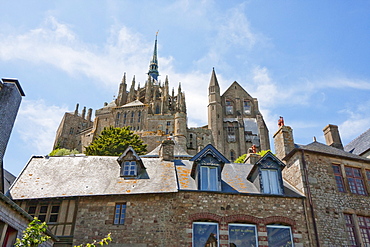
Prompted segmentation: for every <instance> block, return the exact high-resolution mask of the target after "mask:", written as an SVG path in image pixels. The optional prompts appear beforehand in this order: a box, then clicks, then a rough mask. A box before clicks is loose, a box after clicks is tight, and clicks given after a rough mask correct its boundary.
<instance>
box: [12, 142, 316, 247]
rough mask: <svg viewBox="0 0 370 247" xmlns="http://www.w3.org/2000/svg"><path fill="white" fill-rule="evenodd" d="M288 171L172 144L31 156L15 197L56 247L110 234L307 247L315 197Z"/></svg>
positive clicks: (117, 239) (172, 241)
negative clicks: (139, 151) (143, 151)
mask: <svg viewBox="0 0 370 247" xmlns="http://www.w3.org/2000/svg"><path fill="white" fill-rule="evenodd" d="M284 169H286V166H285V164H284V163H282V162H281V161H280V160H279V159H277V158H276V157H275V156H274V155H272V154H271V153H268V154H267V155H265V156H264V157H262V158H260V157H258V156H257V155H256V154H250V155H249V158H248V161H247V163H244V164H236V163H230V162H229V160H228V159H227V158H226V157H224V156H223V155H222V154H221V153H220V152H219V151H218V150H217V149H216V148H214V147H213V146H212V145H207V146H206V147H204V148H203V149H202V150H201V151H200V152H198V153H197V154H196V155H194V156H192V155H189V154H188V153H187V152H186V151H185V150H184V149H183V148H182V147H181V146H180V145H177V144H175V142H174V141H173V140H171V139H168V140H165V141H163V142H162V143H161V144H160V145H159V146H158V147H157V148H155V149H154V150H153V151H152V152H150V153H149V154H147V155H143V156H138V155H136V153H135V151H134V150H133V149H132V148H128V149H127V150H126V151H125V152H124V153H123V154H122V155H121V156H120V157H107V156H105V157H102V156H65V157H41V156H40V157H32V158H31V160H30V161H29V163H28V164H27V165H26V167H25V168H24V170H23V172H22V173H21V174H20V176H19V177H18V178H17V180H16V181H15V183H14V184H13V185H12V187H11V189H10V193H11V196H12V198H13V199H14V200H16V202H17V204H19V205H20V207H22V208H23V209H25V210H26V211H28V212H29V213H30V214H31V215H35V216H38V217H39V218H40V217H41V218H42V219H45V221H47V222H48V225H49V226H50V230H51V231H52V232H53V233H54V234H56V235H57V236H58V238H59V239H60V242H58V243H56V244H55V246H71V245H72V244H73V245H74V244H80V243H82V242H89V241H92V240H93V239H99V238H102V237H104V236H105V235H106V234H108V233H112V238H113V242H112V244H111V245H112V246H134V247H135V246H137V247H139V246H140V247H141V246H194V247H195V246H262V247H263V246H272V243H274V244H277V243H278V244H279V246H283V245H284V246H285V245H286V246H293V244H294V246H298V247H299V246H308V245H309V243H310V239H309V236H310V234H309V226H308V225H307V223H308V222H307V219H306V218H307V216H306V214H305V201H306V198H305V196H304V195H303V193H302V192H300V191H298V190H297V189H296V188H294V186H292V185H291V184H290V183H289V182H288V181H287V180H286V179H285V178H284V177H283V176H282V174H283V173H282V171H284ZM275 246H276V245H275Z"/></svg>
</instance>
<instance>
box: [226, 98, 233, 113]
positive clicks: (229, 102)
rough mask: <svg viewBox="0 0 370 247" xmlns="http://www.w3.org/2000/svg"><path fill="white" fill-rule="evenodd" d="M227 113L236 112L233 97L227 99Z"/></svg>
mask: <svg viewBox="0 0 370 247" xmlns="http://www.w3.org/2000/svg"><path fill="white" fill-rule="evenodd" d="M225 114H226V115H232V114H234V102H233V101H232V100H231V99H226V100H225Z"/></svg>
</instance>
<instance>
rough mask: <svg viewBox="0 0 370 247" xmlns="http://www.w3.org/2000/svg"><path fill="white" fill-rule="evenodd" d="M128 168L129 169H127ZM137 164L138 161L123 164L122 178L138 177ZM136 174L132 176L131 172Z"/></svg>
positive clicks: (126, 161)
mask: <svg viewBox="0 0 370 247" xmlns="http://www.w3.org/2000/svg"><path fill="white" fill-rule="evenodd" d="M126 168H127V169H126ZM137 170H138V168H137V162H136V160H125V161H124V162H123V168H122V174H121V176H122V177H137ZM132 171H133V172H134V174H131V172H132Z"/></svg>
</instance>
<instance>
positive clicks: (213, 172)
mask: <svg viewBox="0 0 370 247" xmlns="http://www.w3.org/2000/svg"><path fill="white" fill-rule="evenodd" d="M217 180H218V179H217V167H209V190H212V191H216V190H217V187H218V186H217V184H218V183H217Z"/></svg>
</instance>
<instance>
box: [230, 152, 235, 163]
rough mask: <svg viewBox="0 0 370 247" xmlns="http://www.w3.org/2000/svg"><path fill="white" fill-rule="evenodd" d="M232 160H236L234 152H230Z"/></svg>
mask: <svg viewBox="0 0 370 247" xmlns="http://www.w3.org/2000/svg"><path fill="white" fill-rule="evenodd" d="M230 160H231V161H234V160H235V152H234V150H230Z"/></svg>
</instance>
